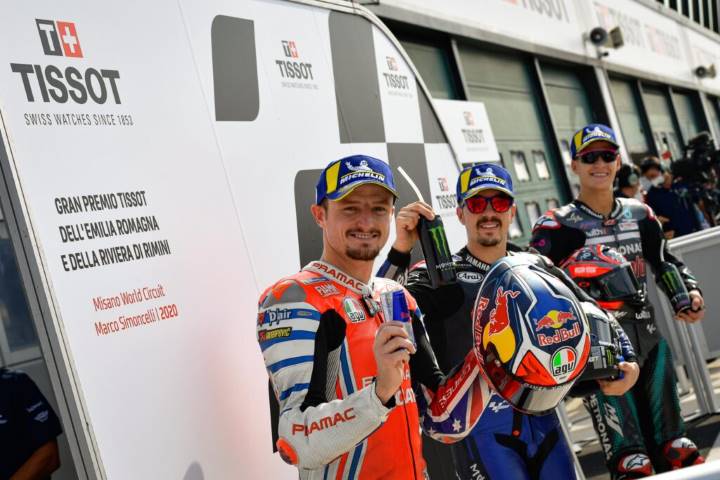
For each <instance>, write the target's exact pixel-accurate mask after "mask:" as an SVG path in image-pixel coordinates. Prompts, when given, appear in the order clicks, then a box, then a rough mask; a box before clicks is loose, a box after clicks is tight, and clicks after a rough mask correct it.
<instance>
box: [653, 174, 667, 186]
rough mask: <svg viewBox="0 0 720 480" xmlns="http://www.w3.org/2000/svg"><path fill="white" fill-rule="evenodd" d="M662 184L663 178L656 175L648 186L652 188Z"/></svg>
mask: <svg viewBox="0 0 720 480" xmlns="http://www.w3.org/2000/svg"><path fill="white" fill-rule="evenodd" d="M663 183H665V177H663V176H662V175H658V176H657V177H655V178H653V179H652V180H650V185H652V186H654V187H659V186H660V185H662V184H663Z"/></svg>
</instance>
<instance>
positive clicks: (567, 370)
mask: <svg viewBox="0 0 720 480" xmlns="http://www.w3.org/2000/svg"><path fill="white" fill-rule="evenodd" d="M576 363H577V352H576V351H575V349H574V348H572V347H563V348H561V349H560V350H558V351H557V352H555V353H554V354H553V356H552V359H551V371H552V374H553V376H554V377H559V378H564V377H567V376H568V375H570V374H571V373H572V372H573V371H574V370H575V364H576Z"/></svg>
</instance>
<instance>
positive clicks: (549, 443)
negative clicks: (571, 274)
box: [378, 245, 634, 480]
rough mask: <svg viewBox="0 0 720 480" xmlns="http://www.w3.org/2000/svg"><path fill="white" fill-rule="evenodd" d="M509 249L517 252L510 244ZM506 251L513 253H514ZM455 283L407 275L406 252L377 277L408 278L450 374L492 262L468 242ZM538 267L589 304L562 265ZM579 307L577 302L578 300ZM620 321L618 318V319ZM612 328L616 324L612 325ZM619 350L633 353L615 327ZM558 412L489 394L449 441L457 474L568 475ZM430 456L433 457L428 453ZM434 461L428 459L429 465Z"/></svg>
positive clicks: (422, 272)
mask: <svg viewBox="0 0 720 480" xmlns="http://www.w3.org/2000/svg"><path fill="white" fill-rule="evenodd" d="M509 249H513V250H519V249H518V248H517V247H515V246H514V245H509ZM508 254H510V255H512V252H509V253H508ZM453 260H454V262H455V268H456V271H457V277H458V282H457V284H454V285H449V286H445V287H441V288H438V289H433V288H432V286H431V283H430V278H429V276H428V273H427V268H426V266H425V263H424V262H421V263H420V264H418V265H416V266H414V267H413V268H412V269H411V270H410V272H409V273H407V270H408V265H409V263H410V255H409V254H403V253H400V252H398V251H396V250H394V249H393V250H391V251H390V253H389V255H388V258H387V260H386V261H385V263H384V264H383V266H382V267H381V268H380V271H379V272H378V276H385V277H391V278H394V279H396V280H398V281H400V282H402V283H405V286H406V288H407V289H408V290H409V291H410V293H411V294H412V295H413V297H415V299H416V300H417V302H418V305H419V306H420V308H421V310H422V311H423V312H424V314H425V317H424V320H425V325H426V329H427V332H428V335H429V337H430V342H431V345H432V347H433V351H434V352H435V355H436V356H437V359H438V364H439V365H440V368H441V369H442V370H443V371H444V372H447V371H448V370H450V369H451V368H452V367H453V365H455V364H456V363H457V361H458V359H460V360H462V358H463V353H462V352H467V351H468V350H469V349H471V348H473V336H472V313H471V312H472V308H473V304H474V302H475V298H476V297H477V294H478V291H479V290H480V286H481V284H482V281H483V279H484V278H485V275H486V273H487V272H488V271H489V269H490V265H489V264H487V263H485V262H483V261H481V260H479V259H477V258H476V257H474V256H473V255H472V254H471V253H470V252H469V251H468V249H467V248H463V249H462V250H460V251H459V252H457V253H456V254H455V255H454V256H453ZM537 260H538V266H541V267H543V268H545V269H546V270H547V271H549V272H550V273H552V274H553V275H555V276H557V277H558V278H559V279H560V280H562V281H563V282H564V283H565V284H566V285H567V286H568V287H569V288H570V289H571V291H573V292H574V293H575V294H576V296H577V297H578V298H579V299H580V300H581V301H587V302H593V300H592V299H590V297H588V296H587V295H586V294H585V292H584V291H582V290H580V289H579V288H578V287H577V286H576V285H575V283H573V281H572V280H570V279H569V278H568V277H567V276H566V275H565V274H564V273H563V272H562V270H560V269H558V268H557V267H555V266H554V265H552V264H551V262H549V261H548V260H547V259H546V258H544V257H541V256H540V255H538V256H537ZM581 305H582V304H581ZM616 325H617V324H616ZM616 330H620V327H619V326H617V328H616ZM618 334H619V335H620V338H621V341H623V346H624V348H623V350H624V352H623V353H624V354H625V355H626V356H627V357H628V359H629V360H632V359H633V358H634V353H633V352H632V347H631V346H630V343H629V341H628V340H627V337H625V336H624V335H623V334H622V332H621V331H619V332H618ZM562 435H563V433H562V430H561V428H560V423H559V419H558V417H557V415H556V414H555V413H554V412H553V413H550V414H548V415H542V416H538V415H526V414H523V413H521V412H519V411H517V410H515V409H513V408H511V407H510V405H509V404H508V402H506V401H505V400H503V399H502V398H501V397H500V396H499V395H497V394H493V396H492V397H491V399H490V403H489V404H488V407H487V408H486V409H485V411H484V412H483V414H482V416H481V417H480V421H479V422H478V424H477V425H476V426H475V428H474V429H473V431H472V432H471V434H470V435H468V436H467V437H465V439H464V440H462V441H461V442H458V443H456V444H453V445H452V446H451V447H450V448H451V453H452V457H453V462H454V468H455V476H456V477H457V478H459V479H461V480H466V479H468V480H470V479H471V480H479V479H484V480H492V479H503V478H513V479H519V480H523V479H533V480H535V479H538V480H539V479H543V480H545V479H553V480H556V479H560V478H562V479H563V480H565V479H572V478H575V471H574V465H573V459H572V454H571V452H570V449H569V447H568V445H567V442H565V441H564V439H563V437H562ZM429 460H430V458H429ZM431 467H432V465H431Z"/></svg>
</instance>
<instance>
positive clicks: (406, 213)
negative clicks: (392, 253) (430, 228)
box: [393, 201, 435, 253]
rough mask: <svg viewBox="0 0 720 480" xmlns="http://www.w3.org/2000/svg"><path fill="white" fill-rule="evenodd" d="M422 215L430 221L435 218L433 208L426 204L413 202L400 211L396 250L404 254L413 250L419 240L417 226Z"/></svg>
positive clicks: (396, 230)
mask: <svg viewBox="0 0 720 480" xmlns="http://www.w3.org/2000/svg"><path fill="white" fill-rule="evenodd" d="M421 215H422V216H423V217H425V218H427V219H428V220H432V219H433V218H435V212H433V209H432V207H431V206H430V205H428V204H427V203H425V202H420V201H417V202H413V203H411V204H410V205H406V206H404V207H403V208H401V209H400V211H399V212H398V214H397V218H395V235H397V239H396V240H395V243H394V244H393V248H394V249H395V250H397V251H398V252H403V253H409V252H410V250H412V248H413V245H415V242H417V240H418V231H417V225H418V222H419V221H420V216H421Z"/></svg>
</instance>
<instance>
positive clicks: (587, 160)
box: [578, 150, 618, 165]
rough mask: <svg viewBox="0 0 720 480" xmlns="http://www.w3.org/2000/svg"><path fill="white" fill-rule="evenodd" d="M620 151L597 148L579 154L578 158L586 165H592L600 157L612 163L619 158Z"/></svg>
mask: <svg viewBox="0 0 720 480" xmlns="http://www.w3.org/2000/svg"><path fill="white" fill-rule="evenodd" d="M617 155H618V152H617V151H614V150H595V151H592V152H588V153H584V154H582V155H578V160H580V162H581V163H584V164H586V165H592V164H593V163H595V162H597V160H598V158H599V159H601V160H602V161H603V162H605V163H612V162H614V161H615V160H616V159H617Z"/></svg>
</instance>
